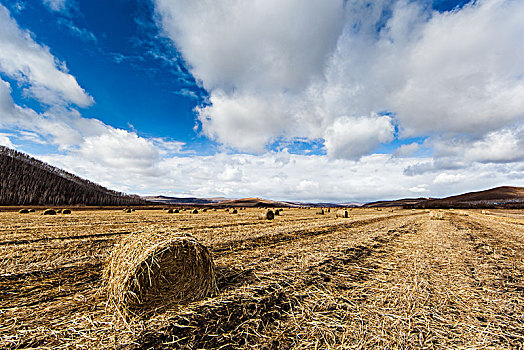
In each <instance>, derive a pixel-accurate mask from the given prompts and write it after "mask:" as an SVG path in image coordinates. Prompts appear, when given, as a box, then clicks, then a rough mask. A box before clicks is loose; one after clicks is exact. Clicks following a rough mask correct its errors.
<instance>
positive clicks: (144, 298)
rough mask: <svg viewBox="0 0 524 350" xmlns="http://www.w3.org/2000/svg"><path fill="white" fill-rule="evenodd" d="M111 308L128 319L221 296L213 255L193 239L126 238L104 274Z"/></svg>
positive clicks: (169, 235)
mask: <svg viewBox="0 0 524 350" xmlns="http://www.w3.org/2000/svg"><path fill="white" fill-rule="evenodd" d="M104 279H105V285H106V288H107V294H108V306H110V307H116V309H117V311H118V313H119V314H120V315H122V316H124V317H126V318H128V317H133V316H142V315H145V314H151V313H154V312H156V311H159V310H162V309H164V308H166V307H170V306H173V305H176V304H183V303H187V302H190V301H194V300H198V299H201V298H204V297H206V296H212V295H215V294H216V293H217V284H216V279H215V264H214V262H213V258H212V257H211V254H210V252H209V250H208V249H207V248H206V247H205V246H203V245H202V244H200V243H199V242H198V241H196V239H194V238H193V237H190V236H184V235H180V234H175V233H157V232H150V233H140V234H136V235H132V236H128V237H126V238H124V239H123V240H122V241H121V242H120V243H119V244H118V245H117V246H116V247H115V248H114V250H113V251H112V252H111V255H110V256H109V259H108V262H107V265H106V267H105V269H104Z"/></svg>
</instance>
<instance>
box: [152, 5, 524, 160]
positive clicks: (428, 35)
mask: <svg viewBox="0 0 524 350" xmlns="http://www.w3.org/2000/svg"><path fill="white" fill-rule="evenodd" d="M344 3H345V5H344ZM155 4H156V9H157V12H158V14H159V15H160V18H161V20H160V24H159V25H160V26H161V27H162V28H163V29H164V31H165V33H166V35H167V36H169V37H170V38H171V39H172V40H173V41H174V43H175V44H176V45H177V47H178V48H179V50H180V51H181V52H182V54H183V56H184V58H185V60H186V61H187V62H188V64H189V65H190V66H191V72H192V74H193V75H194V76H195V77H196V78H197V79H199V80H200V81H201V83H202V85H203V86H204V87H205V88H206V89H207V90H208V92H209V93H210V96H211V98H210V102H211V105H210V106H206V107H203V108H200V109H198V110H197V113H198V117H199V119H200V121H201V123H202V128H203V133H204V134H205V135H206V136H208V137H211V138H214V139H216V140H217V141H219V142H221V143H224V144H226V145H229V146H232V147H234V148H236V149H239V150H247V151H251V152H263V151H264V147H265V146H266V145H267V144H268V143H270V142H272V141H273V140H275V139H276V138H288V139H292V138H295V137H305V138H310V139H316V138H324V139H325V140H326V144H325V145H326V149H327V152H328V154H329V155H330V156H331V157H336V158H348V159H351V158H356V157H359V156H362V155H365V154H368V153H369V152H370V151H371V150H373V148H374V147H376V145H377V144H379V143H383V142H386V143H387V142H389V141H391V139H392V133H391V132H389V128H388V127H387V125H386V123H383V124H382V125H381V126H379V127H378V129H377V130H379V131H378V133H373V132H368V131H367V130H368V128H369V126H370V125H373V124H376V117H373V116H374V115H377V114H380V113H381V112H384V111H389V112H392V113H393V115H394V118H395V125H398V127H399V130H400V136H401V137H408V136H420V137H427V136H435V135H436V136H441V137H444V138H462V139H464V140H465V141H464V142H470V141H472V140H476V139H479V138H482V137H484V136H485V135H486V134H489V133H491V132H496V131H497V130H501V129H504V128H506V127H508V126H509V125H512V124H515V123H517V124H522V122H523V117H524V114H523V112H522V111H523V110H524V81H523V79H522V76H524V65H523V64H522V62H524V42H523V41H522V40H521V33H522V32H524V22H523V21H522V18H523V17H524V3H523V2H521V1H512V0H480V1H477V2H473V3H471V4H469V5H466V6H464V7H463V8H462V9H460V10H456V11H453V12H445V13H438V12H435V11H431V10H429V9H428V8H427V6H422V5H420V4H418V3H416V2H407V1H403V0H400V1H393V0H391V1H388V0H384V1H376V2H372V3H369V2H365V1H360V0H352V1H348V2H343V1H342V0H341V1H330V2H325V1H309V2H303V1H298V0H297V1H290V2H289V1H288V2H286V3H285V4H283V3H282V2H280V1H279V2H276V0H275V1H242V2H239V1H233V0H216V1H213V2H209V1H204V0H197V1H189V0H179V1H168V0H156V1H155ZM388 12H389V13H391V16H390V17H389V18H388V17H386V16H387V15H385V14H387V13H388ZM311 23H314V24H315V25H311ZM378 27H380V28H381V29H380V31H379V32H377V28H378ZM363 116H368V117H363ZM346 118H348V119H346ZM364 118H365V119H364ZM341 120H342V121H344V120H360V121H361V122H360V123H351V124H347V123H345V122H341ZM359 128H363V131H360V130H359ZM381 132H385V133H386V134H387V133H389V134H388V135H386V134H381ZM337 135H340V137H338V136H337ZM343 135H348V136H350V137H349V138H345V137H343ZM355 135H359V136H358V137H356V136H355ZM378 135H381V136H380V137H379V136H378ZM353 136H355V137H353ZM351 137H353V138H351ZM335 139H336V140H337V141H335ZM341 145H342V146H341ZM343 150H349V151H347V152H345V151H343ZM400 151H403V150H400Z"/></svg>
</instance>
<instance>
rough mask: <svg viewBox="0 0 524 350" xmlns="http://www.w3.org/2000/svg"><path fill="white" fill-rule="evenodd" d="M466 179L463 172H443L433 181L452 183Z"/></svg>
mask: <svg viewBox="0 0 524 350" xmlns="http://www.w3.org/2000/svg"><path fill="white" fill-rule="evenodd" d="M465 179H466V177H465V176H464V175H462V174H448V173H441V174H438V175H437V176H436V177H435V180H433V183H434V184H450V183H455V182H459V181H463V180H465Z"/></svg>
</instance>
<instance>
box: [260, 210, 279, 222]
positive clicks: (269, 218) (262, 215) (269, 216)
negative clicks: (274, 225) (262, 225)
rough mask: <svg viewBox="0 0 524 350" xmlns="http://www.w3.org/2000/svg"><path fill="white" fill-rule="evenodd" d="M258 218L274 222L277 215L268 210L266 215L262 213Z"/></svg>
mask: <svg viewBox="0 0 524 350" xmlns="http://www.w3.org/2000/svg"><path fill="white" fill-rule="evenodd" d="M258 218H259V219H260V220H273V219H274V218H275V213H273V210H268V211H266V212H265V213H261V214H260V215H259V216H258Z"/></svg>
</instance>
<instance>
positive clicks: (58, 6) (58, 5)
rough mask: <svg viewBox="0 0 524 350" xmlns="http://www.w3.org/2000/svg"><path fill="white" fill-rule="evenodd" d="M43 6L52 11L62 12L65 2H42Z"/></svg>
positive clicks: (51, 0) (57, 0) (52, 0)
mask: <svg viewBox="0 0 524 350" xmlns="http://www.w3.org/2000/svg"><path fill="white" fill-rule="evenodd" d="M43 1H44V4H45V5H46V6H48V7H49V8H50V9H51V10H53V11H63V10H65V9H66V3H67V0H43Z"/></svg>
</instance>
